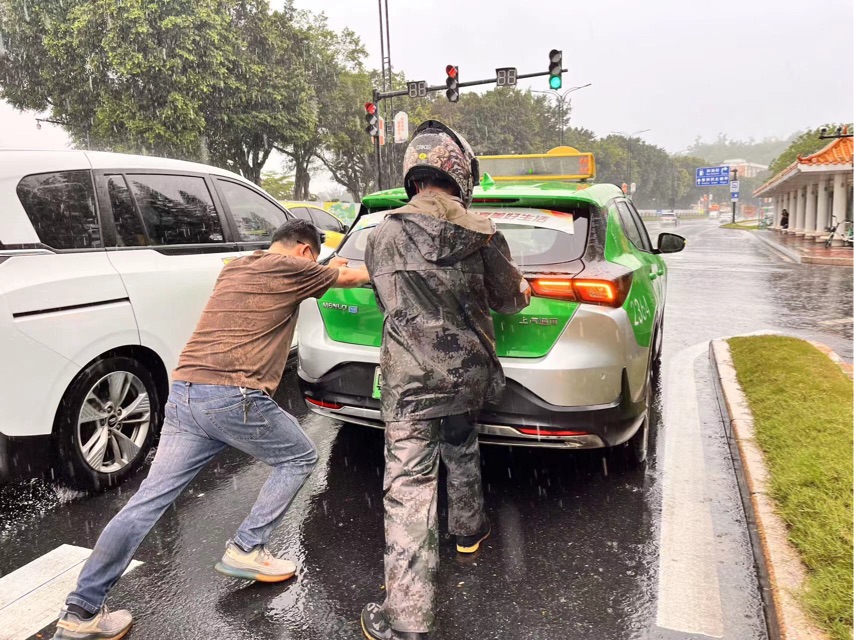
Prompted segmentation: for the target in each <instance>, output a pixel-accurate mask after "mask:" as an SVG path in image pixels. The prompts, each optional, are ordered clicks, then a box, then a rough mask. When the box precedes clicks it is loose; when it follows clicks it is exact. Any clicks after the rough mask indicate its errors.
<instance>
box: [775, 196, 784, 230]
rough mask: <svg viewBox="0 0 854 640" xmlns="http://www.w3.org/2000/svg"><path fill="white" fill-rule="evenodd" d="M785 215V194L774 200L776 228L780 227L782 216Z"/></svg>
mask: <svg viewBox="0 0 854 640" xmlns="http://www.w3.org/2000/svg"><path fill="white" fill-rule="evenodd" d="M782 215H783V196H777V199H776V200H775V201H774V228H776V229H779V228H780V216H782Z"/></svg>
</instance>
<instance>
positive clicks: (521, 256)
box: [338, 204, 589, 267]
mask: <svg viewBox="0 0 854 640" xmlns="http://www.w3.org/2000/svg"><path fill="white" fill-rule="evenodd" d="M471 211H472V212H473V213H477V214H478V215H482V216H485V217H488V218H490V219H491V220H493V221H494V222H495V224H496V226H497V227H498V228H499V229H500V230H501V232H502V233H503V234H504V237H505V238H506V239H507V244H508V245H509V246H510V253H511V254H512V255H513V259H514V260H515V261H516V264H518V265H519V266H520V267H525V266H529V267H536V266H543V265H549V264H557V263H561V262H570V261H572V260H577V259H578V258H580V257H581V256H582V255H583V254H584V249H585V248H586V246H587V230H588V219H589V208H588V206H587V205H586V204H585V205H580V206H569V207H561V208H560V209H557V208H551V209H533V208H520V207H502V206H500V205H499V206H495V205H491V206H489V207H473V208H472V209H471ZM383 218H384V214H383V213H382V212H376V213H371V214H369V215H367V216H364V217H363V218H362V219H361V220H359V222H358V223H357V225H356V229H355V230H354V231H353V233H351V234H350V235H349V236H348V237H347V240H346V241H345V242H344V244H343V245H341V248H340V249H339V250H338V255H340V256H341V257H342V258H346V259H347V260H358V261H364V259H365V248H366V246H367V242H368V236H370V234H371V232H372V231H373V230H374V228H375V227H376V225H377V224H379V222H380V221H381V220H382V219H383Z"/></svg>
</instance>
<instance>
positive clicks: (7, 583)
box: [0, 544, 142, 640]
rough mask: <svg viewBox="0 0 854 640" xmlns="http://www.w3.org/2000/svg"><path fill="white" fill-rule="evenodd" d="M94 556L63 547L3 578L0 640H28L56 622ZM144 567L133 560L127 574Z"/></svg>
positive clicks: (65, 545) (74, 547)
mask: <svg viewBox="0 0 854 640" xmlns="http://www.w3.org/2000/svg"><path fill="white" fill-rule="evenodd" d="M91 553H92V550H91V549H86V548H85V547H76V546H73V545H70V544H63V545H61V546H59V547H57V548H56V549H54V550H53V551H49V552H48V553H46V554H44V555H43V556H41V557H39V558H36V559H35V560H33V561H32V562H30V563H29V564H26V565H24V566H23V567H21V568H20V569H17V570H15V571H13V572H12V573H10V574H8V575H6V576H3V577H2V578H0V640H26V639H27V638H29V637H30V636H32V635H33V634H34V633H36V632H37V631H39V630H40V629H43V628H44V627H46V626H47V625H49V624H50V623H51V622H53V621H54V620H56V619H57V617H58V615H59V610H60V608H61V607H62V605H63V602H64V599H65V596H66V595H67V594H68V592H69V591H71V590H72V589H73V588H74V586H75V584H76V583H77V576H78V575H79V574H80V570H81V569H82V568H83V564H84V563H85V562H86V559H87V558H88V557H89V555H90V554H91ZM141 564H142V563H141V562H139V561H137V560H133V561H132V562H131V564H130V566H129V567H128V571H131V570H132V569H134V568H136V567H138V566H139V565H141ZM125 573H127V571H126V572H125Z"/></svg>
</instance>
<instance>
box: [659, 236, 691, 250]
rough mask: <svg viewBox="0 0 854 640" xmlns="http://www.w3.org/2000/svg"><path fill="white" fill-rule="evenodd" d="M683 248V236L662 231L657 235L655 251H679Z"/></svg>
mask: <svg viewBox="0 0 854 640" xmlns="http://www.w3.org/2000/svg"><path fill="white" fill-rule="evenodd" d="M684 248H685V238H683V237H682V236H678V235H676V234H675V233H662V234H659V236H658V249H656V250H655V252H656V253H679V252H680V251H682V249H684Z"/></svg>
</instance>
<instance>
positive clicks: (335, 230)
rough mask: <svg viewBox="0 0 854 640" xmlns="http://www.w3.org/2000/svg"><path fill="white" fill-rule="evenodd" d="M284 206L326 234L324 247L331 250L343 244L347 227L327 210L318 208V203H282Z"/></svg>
mask: <svg viewBox="0 0 854 640" xmlns="http://www.w3.org/2000/svg"><path fill="white" fill-rule="evenodd" d="M281 204H282V205H284V206H285V207H287V208H288V210H289V211H290V212H291V213H292V214H293V215H294V217H296V218H299V219H300V220H308V221H309V222H313V223H314V225H315V226H316V227H317V228H318V229H320V230H321V231H323V232H324V234H325V235H326V240H325V241H324V243H323V244H324V246H325V247H327V248H329V249H337V248H338V245H339V244H341V238H343V237H344V234H345V233H346V232H347V225H346V224H344V223H343V222H341V220H339V219H338V218H336V217H335V216H333V215H332V214H331V213H329V212H328V211H326V210H325V209H323V208H321V207H318V206H317V203H316V202H282V203H281Z"/></svg>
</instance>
